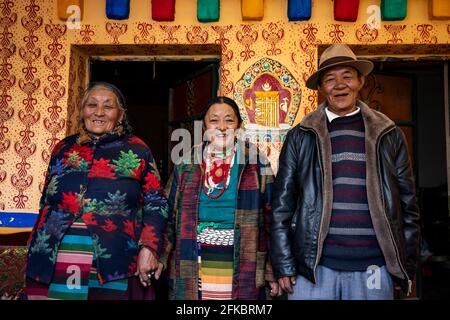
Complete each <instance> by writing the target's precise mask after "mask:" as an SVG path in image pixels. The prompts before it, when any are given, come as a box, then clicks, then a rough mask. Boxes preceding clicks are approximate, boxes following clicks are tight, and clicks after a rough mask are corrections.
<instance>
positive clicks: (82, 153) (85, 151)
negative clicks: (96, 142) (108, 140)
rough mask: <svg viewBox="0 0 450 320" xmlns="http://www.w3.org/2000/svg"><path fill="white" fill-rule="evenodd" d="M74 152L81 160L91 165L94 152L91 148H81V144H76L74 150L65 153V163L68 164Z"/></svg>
mask: <svg viewBox="0 0 450 320" xmlns="http://www.w3.org/2000/svg"><path fill="white" fill-rule="evenodd" d="M74 152H76V153H77V154H78V156H79V157H80V158H81V159H83V160H84V161H86V162H87V163H89V164H90V163H91V161H92V158H93V157H94V155H93V150H92V149H91V148H90V147H89V146H80V145H79V144H74V145H73V146H72V148H70V149H69V151H67V152H65V153H64V157H65V158H64V163H67V160H68V157H69V155H70V154H72V153H74Z"/></svg>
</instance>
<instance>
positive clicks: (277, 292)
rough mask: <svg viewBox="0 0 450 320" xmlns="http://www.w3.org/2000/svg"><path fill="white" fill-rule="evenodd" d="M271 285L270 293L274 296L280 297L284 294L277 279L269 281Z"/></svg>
mask: <svg viewBox="0 0 450 320" xmlns="http://www.w3.org/2000/svg"><path fill="white" fill-rule="evenodd" d="M269 285H270V295H271V296H272V297H279V296H281V295H282V294H283V290H281V288H280V286H279V285H278V282H277V281H269Z"/></svg>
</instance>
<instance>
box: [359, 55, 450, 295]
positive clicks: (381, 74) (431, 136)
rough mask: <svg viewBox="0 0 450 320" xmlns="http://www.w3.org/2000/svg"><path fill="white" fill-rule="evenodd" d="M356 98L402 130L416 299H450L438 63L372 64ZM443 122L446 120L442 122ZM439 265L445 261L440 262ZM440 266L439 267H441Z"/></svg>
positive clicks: (441, 80)
mask: <svg viewBox="0 0 450 320" xmlns="http://www.w3.org/2000/svg"><path fill="white" fill-rule="evenodd" d="M374 63H375V69H374V71H373V72H372V74H371V75H370V76H369V77H368V78H367V80H366V84H365V87H364V89H363V90H362V91H361V98H362V99H363V100H364V101H365V102H366V103H368V104H369V105H370V106H371V107H372V108H375V109H377V110H379V111H381V112H383V113H384V114H386V115H387V116H388V117H389V118H391V119H392V120H393V121H394V122H395V123H396V124H397V125H398V126H399V127H400V128H401V129H402V130H403V132H404V134H405V136H406V140H407V143H408V147H409V153H410V156H411V159H412V163H413V167H414V172H415V177H416V186H417V196H418V202H419V208H420V213H421V220H422V221H421V223H422V238H423V239H422V242H421V245H422V250H421V255H420V260H421V261H420V262H421V267H420V270H418V276H417V278H416V292H415V294H416V296H417V297H420V298H423V299H434V298H440V297H443V296H447V297H449V296H450V264H449V261H450V233H449V227H450V223H449V208H448V177H447V156H446V151H447V150H446V130H445V121H446V114H445V98H444V97H445V95H444V93H445V90H449V88H445V87H444V85H445V81H444V77H445V73H444V64H445V62H444V61H401V60H400V61H398V60H394V59H392V60H388V61H374ZM447 121H448V120H447ZM445 261H447V262H446V263H445ZM442 262H444V263H442Z"/></svg>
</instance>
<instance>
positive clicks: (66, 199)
mask: <svg viewBox="0 0 450 320" xmlns="http://www.w3.org/2000/svg"><path fill="white" fill-rule="evenodd" d="M61 202H62V203H60V204H58V208H60V209H62V210H64V211H65V212H67V213H70V214H77V213H78V212H79V211H80V203H79V201H78V193H72V192H69V193H65V192H63V193H62V201H61Z"/></svg>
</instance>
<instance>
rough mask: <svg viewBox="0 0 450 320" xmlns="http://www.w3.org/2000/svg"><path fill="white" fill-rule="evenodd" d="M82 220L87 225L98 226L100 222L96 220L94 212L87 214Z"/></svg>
mask: <svg viewBox="0 0 450 320" xmlns="http://www.w3.org/2000/svg"><path fill="white" fill-rule="evenodd" d="M81 219H83V221H84V223H86V224H87V225H94V226H98V222H97V220H95V217H94V216H93V214H92V212H86V213H85V214H83V215H82V216H81Z"/></svg>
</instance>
